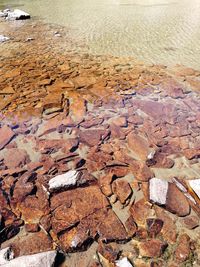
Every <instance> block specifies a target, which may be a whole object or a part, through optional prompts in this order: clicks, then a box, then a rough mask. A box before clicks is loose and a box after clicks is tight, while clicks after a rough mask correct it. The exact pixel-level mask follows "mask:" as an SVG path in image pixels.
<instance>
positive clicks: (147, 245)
mask: <svg viewBox="0 0 200 267" xmlns="http://www.w3.org/2000/svg"><path fill="white" fill-rule="evenodd" d="M166 247H167V243H164V242H162V241H160V240H158V239H152V240H149V241H144V242H141V243H140V244H139V252H140V255H141V256H142V257H148V258H157V257H160V256H161V255H162V254H163V252H164V250H165V249H166Z"/></svg>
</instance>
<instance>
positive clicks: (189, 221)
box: [183, 215, 200, 230]
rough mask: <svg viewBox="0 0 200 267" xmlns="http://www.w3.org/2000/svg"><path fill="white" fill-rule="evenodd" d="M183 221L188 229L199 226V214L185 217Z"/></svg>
mask: <svg viewBox="0 0 200 267" xmlns="http://www.w3.org/2000/svg"><path fill="white" fill-rule="evenodd" d="M183 223H184V225H185V226H186V227H187V228H188V229H190V230H192V229H194V228H196V227H198V226H199V223H200V222H199V218H198V217H197V216H195V215H191V216H187V217H185V218H184V219H183Z"/></svg>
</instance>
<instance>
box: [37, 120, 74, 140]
mask: <svg viewBox="0 0 200 267" xmlns="http://www.w3.org/2000/svg"><path fill="white" fill-rule="evenodd" d="M61 126H64V127H72V126H75V124H74V122H73V121H72V119H71V118H70V117H69V116H68V117H66V118H62V117H59V116H56V117H55V118H52V119H50V120H48V121H47V122H45V123H44V125H43V126H42V127H41V128H42V130H41V129H40V136H42V135H45V134H49V133H52V132H54V131H56V130H57V129H58V127H61Z"/></svg>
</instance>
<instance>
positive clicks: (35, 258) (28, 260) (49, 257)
mask: <svg viewBox="0 0 200 267" xmlns="http://www.w3.org/2000/svg"><path fill="white" fill-rule="evenodd" d="M56 254H57V252H56V251H55V250H54V251H48V252H42V253H38V254H33V255H27V256H21V257H18V258H15V259H13V260H10V261H6V263H3V264H1V265H0V266H2V267H38V266H42V267H53V266H54V262H55V257H56Z"/></svg>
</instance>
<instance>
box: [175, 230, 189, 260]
mask: <svg viewBox="0 0 200 267" xmlns="http://www.w3.org/2000/svg"><path fill="white" fill-rule="evenodd" d="M189 255H190V237H189V236H188V235H187V234H182V235H181V236H180V238H179V241H178V246H177V248H176V251H175V253H174V257H175V260H176V261H177V262H178V263H182V262H184V261H186V260H187V259H188V258H189Z"/></svg>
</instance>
